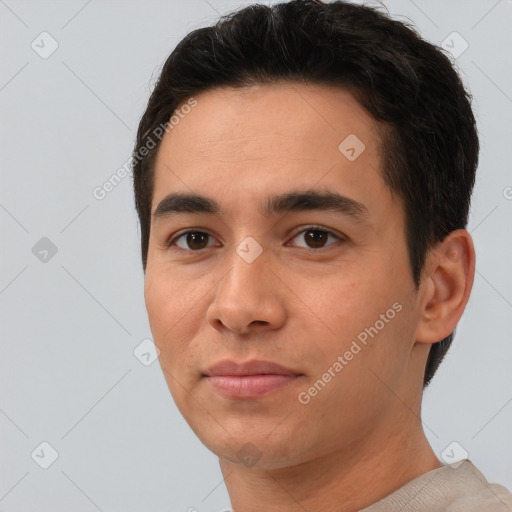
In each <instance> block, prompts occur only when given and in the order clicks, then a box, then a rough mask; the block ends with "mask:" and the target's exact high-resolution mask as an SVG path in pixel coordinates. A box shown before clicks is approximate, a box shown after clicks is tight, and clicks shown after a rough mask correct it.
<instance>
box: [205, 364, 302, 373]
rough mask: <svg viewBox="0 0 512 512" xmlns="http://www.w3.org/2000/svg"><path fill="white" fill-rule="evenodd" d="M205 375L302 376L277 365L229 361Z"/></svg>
mask: <svg viewBox="0 0 512 512" xmlns="http://www.w3.org/2000/svg"><path fill="white" fill-rule="evenodd" d="M205 374H206V375H207V376H208V377H211V376H218V375H301V374H300V372H296V371H294V370H291V369H289V368H285V367H284V366H281V365H279V364H277V363H272V362H270V361H257V360H252V361H247V362H245V363H237V362H235V361H229V360H224V361H220V362H218V363H216V364H214V365H213V366H211V367H210V368H209V369H208V370H207V371H206V372H205Z"/></svg>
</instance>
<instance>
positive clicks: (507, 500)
mask: <svg viewBox="0 0 512 512" xmlns="http://www.w3.org/2000/svg"><path fill="white" fill-rule="evenodd" d="M460 476H461V477H463V478H464V480H465V482H464V487H465V493H464V494H463V495H459V496H458V497H457V498H455V499H454V500H453V502H452V503H450V504H449V505H448V507H447V508H446V512H512V493H511V492H510V491H509V490H508V489H506V488H505V487H504V486H502V485H499V484H495V483H489V482H488V481H487V480H486V478H485V477H484V476H483V475H482V473H481V472H480V471H479V470H478V469H477V468H476V467H475V466H474V465H473V464H472V463H471V461H469V460H466V461H464V465H463V468H462V471H461V472H460Z"/></svg>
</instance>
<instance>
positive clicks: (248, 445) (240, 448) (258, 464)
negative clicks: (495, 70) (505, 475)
mask: <svg viewBox="0 0 512 512" xmlns="http://www.w3.org/2000/svg"><path fill="white" fill-rule="evenodd" d="M478 149H479V144H478V136H477V132H476V127H475V119H474V116H473V113H472V110H471V105H470V96H469V93H467V92H466V91H465V90H464V87H463V85H462V83H461V81H460V79H459V77H458V76H457V73H456V72H455V71H454V69H453V67H452V65H451V64H450V61H449V59H448V58H447V57H446V56H445V55H444V54H443V53H441V52H440V51H439V50H438V49H437V48H435V47H434V46H432V45H431V44H429V43H427V42H425V41H423V40H422V39H421V38H420V37H419V36H418V35H417V34H416V33H415V32H414V31H413V30H412V29H410V28H408V27H406V26H405V25H403V24H402V23H399V22H397V21H394V20H392V19H390V18H389V17H388V16H386V15H385V14H382V13H380V12H378V11H376V10H374V9H371V8H369V7H363V6H358V5H353V4H349V3H345V2H332V3H329V4H324V3H322V2H320V1H314V0H302V1H292V2H288V3H281V4H276V5H274V6H273V7H266V6H262V5H253V6H249V7H247V8H245V9H243V10H241V11H239V12H237V13H233V14H231V15H228V16H225V17H224V18H223V19H221V20H220V21H219V23H217V24H216V25H215V26H213V27H208V28H202V29H199V30H195V31H194V32H192V33H190V34H189V35H188V36H187V37H185V39H184V40H182V41H181V42H180V43H179V44H178V46H177V47H176V49H175V50H174V51H173V53H172V54H171V55H170V57H169V58H168V59H167V61H166V63H165V65H164V67H163V69H162V72H161V75H160V78H159V81H158V83H157V85H156V87H155V89H154V91H153V93H152V95H151V98H150V100H149V103H148V106H147V109H146V111H145V113H144V115H143V117H142V120H141V122H140V126H139V130H138V135H137V141H136V145H135V149H134V162H135V165H134V190H135V200H136V207H137V212H138V215H139V219H140V223H141V231H142V261H143V267H144V271H145V291H144V293H145V301H146V307H147V311H148V315H149V321H150V326H151V330H152V334H153V337H154V340H155V343H156V345H157V347H158V348H159V350H160V364H161V367H162V370H163V372H164V375H165V378H166V380H167V383H168V386H169V389H170V392H171V394H172V396H173V398H174V400H175V402H176V404H177V406H178V408H179V410H180V411H181V413H182V414H183V416H184V418H185V419H186V421H187V422H188V424H189V425H190V427H191V428H192V429H193V430H194V432H195V433H196V435H197V436H198V438H199V439H200V440H201V441H202V442H203V443H204V444H205V446H207V447H208V448H209V449H210V450H211V451H212V452H214V453H215V454H216V455H218V457H219V461H220V466H221V470H222V473H223V475H224V478H225V481H226V485H227V489H228V492H229V495H230V499H231V504H232V507H233V510H234V511H235V512H251V511H257V510H264V511H266V512H268V511H277V510H279V511H282V510H286V511H295V510H297V511H298V510H308V511H322V512H324V511H333V512H334V511H339V512H342V511H344V512H348V511H356V510H365V511H372V512H375V511H380V510H383V511H384V510H386V511H398V510H404V511H405V510H407V511H409V510H418V511H419V510H429V511H445V510H450V511H451V512H455V511H465V512H467V511H477V510H478V511H484V510H485V511H506V510H512V495H511V494H510V493H509V492H508V491H507V490H506V489H505V488H504V487H502V486H500V485H497V484H489V483H488V482H487V481H486V480H485V478H484V477H483V475H482V474H481V473H480V472H479V471H478V470H477V469H476V468H475V467H474V466H473V465H472V464H471V462H470V461H469V460H465V461H463V462H462V463H457V464H453V465H451V466H450V465H445V464H443V463H442V462H441V461H440V460H439V459H438V458H437V457H436V455H435V453H434V452H433V450H432V448H431V447H430V445H429V443H428V441H427V438H426V437H425V434H424V431H423V428H422V423H421V417H420V411H421V398H422V391H423V388H424V386H426V385H427V384H428V383H429V382H430V380H431V379H432V377H433V375H434V374H435V372H436V369H437V367H438V365H439V364H440V362H441V360H442V359H443V357H444V355H445V353H446V351H447V350H448V348H449V346H450V343H451V341H452V337H453V333H454V330H455V327H456V325H457V323H458V321H459V319H460V317H461V315H462V313H463V311H464V308H465V306H466V304H467V301H468V298H469V295H470V291H471V287H472V284H473V276H474V266H475V253H474V248H473V243H472V239H471V236H470V234H469V233H468V231H467V230H466V229H465V227H466V225H467V217H468V210H469V204H470V197H471V191H472V188H473V184H474V179H475V170H476V167H477V161H478Z"/></svg>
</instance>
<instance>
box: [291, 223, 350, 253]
mask: <svg viewBox="0 0 512 512" xmlns="http://www.w3.org/2000/svg"><path fill="white" fill-rule="evenodd" d="M329 236H331V237H334V238H335V239H336V240H341V238H340V237H339V236H337V235H335V234H334V233H331V232H330V231H326V230H324V229H319V228H316V227H310V228H308V229H303V230H302V231H301V232H300V233H298V234H297V235H295V236H294V237H293V240H295V239H296V238H299V237H302V240H303V241H304V242H305V243H306V244H308V245H306V246H302V247H305V248H306V249H322V248H323V247H325V244H326V242H327V240H328V238H329ZM328 245H331V244H328Z"/></svg>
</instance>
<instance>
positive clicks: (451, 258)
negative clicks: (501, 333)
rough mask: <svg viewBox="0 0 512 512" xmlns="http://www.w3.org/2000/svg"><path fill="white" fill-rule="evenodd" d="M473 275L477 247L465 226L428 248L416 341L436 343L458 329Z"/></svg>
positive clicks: (420, 294) (420, 291)
mask: <svg viewBox="0 0 512 512" xmlns="http://www.w3.org/2000/svg"><path fill="white" fill-rule="evenodd" d="M474 276H475V249H474V247H473V239H472V238H471V235H470V234H469V232H468V231H466V230H465V229H458V230H456V231H452V232H451V233H450V234H448V235H447V236H446V238H445V239H444V240H443V241H442V242H440V243H439V244H437V245H436V247H434V248H433V249H432V250H431V251H429V253H428V255H427V258H426V261H425V268H424V273H423V277H422V280H421V283H420V290H419V298H420V299H419V304H418V306H419V311H418V314H419V321H418V326H417V329H416V341H418V342H420V343H436V342H438V341H441V340H442V339H444V338H446V337H447V336H449V335H450V334H451V333H452V332H453V331H454V330H455V327H456V326H457V323H458V322H459V320H460V317H461V316H462V313H463V312H464V309H465V307H466V304H467V302H468V300H469V295H470V293H471V288H472V287H473V279H474Z"/></svg>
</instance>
